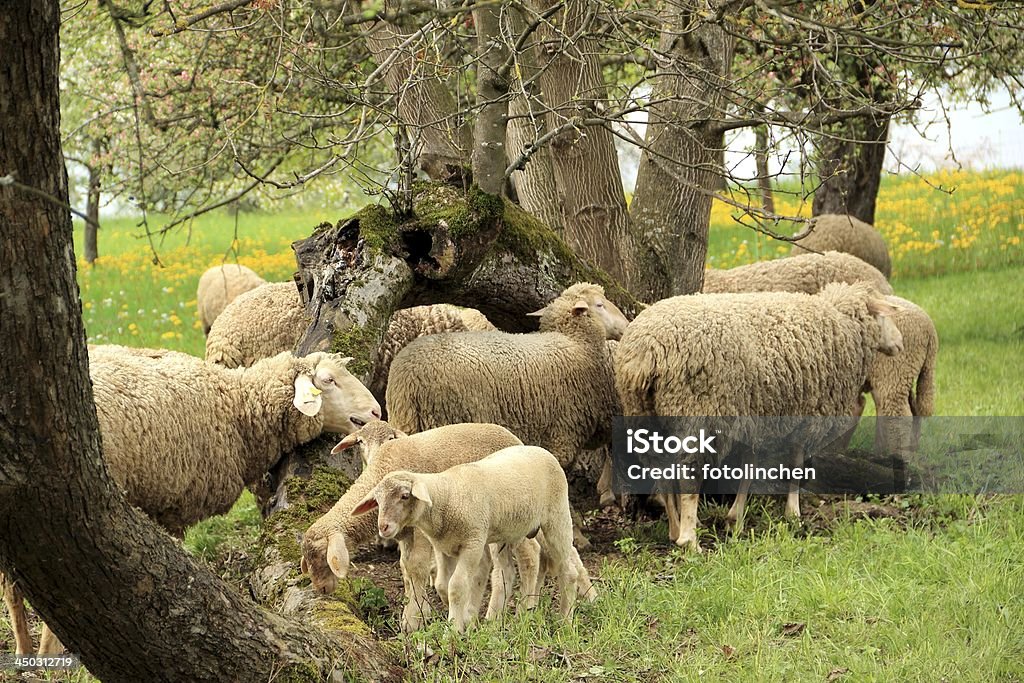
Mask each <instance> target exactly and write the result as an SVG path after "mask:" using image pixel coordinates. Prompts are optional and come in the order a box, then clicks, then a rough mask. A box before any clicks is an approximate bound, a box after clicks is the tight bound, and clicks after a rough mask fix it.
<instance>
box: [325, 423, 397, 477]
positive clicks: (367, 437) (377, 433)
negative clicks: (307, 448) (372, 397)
mask: <svg viewBox="0 0 1024 683" xmlns="http://www.w3.org/2000/svg"><path fill="white" fill-rule="evenodd" d="M407 436H409V435H408V434H406V433H405V432H403V431H400V430H398V429H395V428H394V427H392V426H391V425H390V424H388V423H387V422H385V421H384V420H374V421H373V422H370V423H367V424H366V425H365V426H364V427H362V428H361V429H357V430H356V431H354V432H352V433H351V434H349V435H348V436H346V437H345V438H344V439H342V440H341V441H339V442H338V443H337V444H336V445H335V446H334V448H332V449H331V455H337V454H338V453H341V452H342V451H344V450H347V449H349V448H352V447H353V446H357V445H358V446H360V447H361V448H360V449H359V456H360V458H361V459H362V461H363V468H366V467H369V465H370V463H371V462H373V459H374V458H376V457H377V453H378V452H379V451H380V447H381V446H383V445H384V444H385V443H387V442H388V441H391V440H393V439H398V438H402V437H407ZM410 447H411V446H410Z"/></svg>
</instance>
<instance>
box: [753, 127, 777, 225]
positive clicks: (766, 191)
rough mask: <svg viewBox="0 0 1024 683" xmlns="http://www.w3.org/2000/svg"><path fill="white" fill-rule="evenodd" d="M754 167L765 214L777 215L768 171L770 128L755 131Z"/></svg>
mask: <svg viewBox="0 0 1024 683" xmlns="http://www.w3.org/2000/svg"><path fill="white" fill-rule="evenodd" d="M761 111H762V112H763V111H764V109H763V108H762V109H761ZM754 165H755V166H756V168H757V189H758V191H759V192H760V194H761V208H762V209H764V211H765V213H769V214H772V213H775V196H774V194H773V193H772V176H771V173H770V172H769V169H768V126H758V127H757V128H755V129H754Z"/></svg>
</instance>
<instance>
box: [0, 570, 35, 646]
mask: <svg viewBox="0 0 1024 683" xmlns="http://www.w3.org/2000/svg"><path fill="white" fill-rule="evenodd" d="M0 576H2V577H3V578H2V581H3V584H4V602H5V603H7V614H8V615H9V618H10V621H11V629H12V630H13V631H14V649H15V652H16V653H17V654H19V655H30V654H32V632H31V631H29V628H28V614H27V613H26V612H25V596H24V595H23V594H22V592H21V590H20V589H19V588H18V587H17V586H15V585H14V582H13V581H10V580H9V579H8V578H7V576H5V575H0Z"/></svg>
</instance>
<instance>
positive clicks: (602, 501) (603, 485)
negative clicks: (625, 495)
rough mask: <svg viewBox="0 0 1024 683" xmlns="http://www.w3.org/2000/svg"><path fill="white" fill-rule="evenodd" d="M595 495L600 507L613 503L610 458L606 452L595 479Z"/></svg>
mask: <svg viewBox="0 0 1024 683" xmlns="http://www.w3.org/2000/svg"><path fill="white" fill-rule="evenodd" d="M597 495H598V499H599V500H598V504H599V505H600V506H601V507H608V506H609V505H614V504H615V494H614V493H613V492H612V459H611V456H610V455H607V454H606V455H605V458H604V464H603V465H602V466H601V476H600V477H598V479H597Z"/></svg>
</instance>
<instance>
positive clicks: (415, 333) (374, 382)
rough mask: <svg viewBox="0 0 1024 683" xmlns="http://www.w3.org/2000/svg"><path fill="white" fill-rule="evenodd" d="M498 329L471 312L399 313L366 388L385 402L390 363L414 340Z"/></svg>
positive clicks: (445, 308)
mask: <svg viewBox="0 0 1024 683" xmlns="http://www.w3.org/2000/svg"><path fill="white" fill-rule="evenodd" d="M495 329H497V328H496V327H494V325H492V324H491V321H489V320H488V319H487V318H486V317H485V316H484V314H483V313H481V312H480V311H477V310H475V309H472V308H459V307H457V306H452V305H450V304H433V305H430V306H414V307H413V308H403V309H400V310H397V311H395V312H394V314H393V315H392V316H391V320H390V322H388V329H387V332H386V333H385V335H384V341H382V342H381V345H380V347H379V348H378V349H377V360H376V362H375V363H374V366H373V374H372V375H371V376H370V381H369V382H367V384H366V385H367V386H368V387H369V388H370V391H372V392H373V395H374V396H376V397H377V398H378V399H383V398H384V395H385V393H386V391H387V387H388V374H389V371H390V370H391V362H392V361H393V360H394V358H395V356H396V355H398V352H399V351H401V350H402V349H404V348H405V347H406V346H408V345H409V342H411V341H413V340H414V339H418V338H420V337H423V336H426V335H429V334H440V333H441V332H466V331H477V332H486V331H491V330H495Z"/></svg>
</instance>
